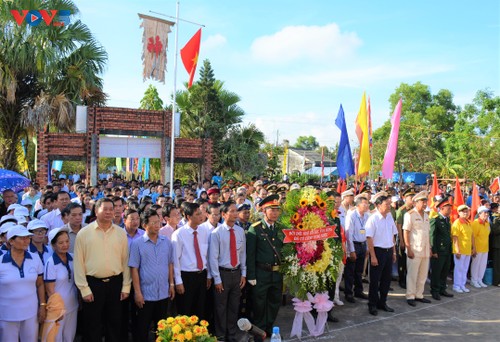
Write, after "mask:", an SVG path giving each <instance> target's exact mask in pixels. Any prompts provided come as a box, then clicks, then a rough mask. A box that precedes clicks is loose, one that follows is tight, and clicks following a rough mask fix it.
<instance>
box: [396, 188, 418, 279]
mask: <svg viewBox="0 0 500 342" xmlns="http://www.w3.org/2000/svg"><path fill="white" fill-rule="evenodd" d="M413 195H415V189H413V188H409V189H407V190H405V192H403V197H404V198H405V197H406V196H413ZM409 210H411V208H409V207H408V206H407V205H406V204H404V205H403V206H402V207H401V208H399V209H398V211H397V212H396V216H394V221H395V222H396V226H397V227H398V231H399V227H401V228H402V227H403V221H404V216H405V214H406V213H407V212H408V211H409ZM401 247H404V237H403V234H402V232H401V235H400V234H398V236H397V238H396V250H397V255H396V257H397V262H398V277H399V286H401V287H402V288H404V289H406V270H407V267H406V253H405V249H404V248H401Z"/></svg>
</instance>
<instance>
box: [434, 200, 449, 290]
mask: <svg viewBox="0 0 500 342" xmlns="http://www.w3.org/2000/svg"><path fill="white" fill-rule="evenodd" d="M436 209H437V210H438V212H439V213H438V216H437V217H434V218H431V220H430V225H431V229H430V239H431V249H432V258H431V270H432V272H431V294H432V298H434V299H435V300H441V296H444V297H453V295H452V294H451V293H448V292H446V277H447V276H448V272H449V271H450V262H451V223H450V214H451V201H450V198H449V197H444V198H442V199H441V200H439V201H438V202H437V203H436Z"/></svg>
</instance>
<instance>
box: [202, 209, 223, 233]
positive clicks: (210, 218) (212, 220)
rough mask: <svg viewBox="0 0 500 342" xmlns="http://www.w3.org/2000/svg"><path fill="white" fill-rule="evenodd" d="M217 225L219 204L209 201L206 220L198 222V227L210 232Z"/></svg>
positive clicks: (218, 221) (218, 224) (218, 223)
mask: <svg viewBox="0 0 500 342" xmlns="http://www.w3.org/2000/svg"><path fill="white" fill-rule="evenodd" d="M218 226H220V204H219V203H210V204H209V205H208V207H207V220H206V221H205V222H203V223H202V224H200V227H202V228H206V229H208V230H209V231H210V232H212V231H213V230H214V229H215V228H217V227H218Z"/></svg>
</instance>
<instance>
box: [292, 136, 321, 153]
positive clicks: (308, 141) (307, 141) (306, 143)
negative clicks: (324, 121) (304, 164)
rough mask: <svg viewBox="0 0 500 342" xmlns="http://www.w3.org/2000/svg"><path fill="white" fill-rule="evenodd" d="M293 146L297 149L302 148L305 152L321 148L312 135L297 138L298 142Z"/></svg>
mask: <svg viewBox="0 0 500 342" xmlns="http://www.w3.org/2000/svg"><path fill="white" fill-rule="evenodd" d="M293 146H294V147H296V148H302V149H304V150H315V149H316V148H318V147H319V143H318V142H317V141H316V138H315V137H313V136H312V135H309V136H303V135H301V136H299V137H298V138H297V141H296V142H295V145H293Z"/></svg>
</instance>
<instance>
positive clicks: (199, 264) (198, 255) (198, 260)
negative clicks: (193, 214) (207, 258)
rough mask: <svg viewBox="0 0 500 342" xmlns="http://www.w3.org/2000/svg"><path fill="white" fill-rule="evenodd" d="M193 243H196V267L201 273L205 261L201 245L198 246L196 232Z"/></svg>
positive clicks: (195, 232)
mask: <svg viewBox="0 0 500 342" xmlns="http://www.w3.org/2000/svg"><path fill="white" fill-rule="evenodd" d="M193 235H194V236H193V241H194V252H195V253H196V265H197V266H196V267H198V269H199V270H200V271H201V270H203V259H202V258H201V253H200V245H198V232H197V231H196V230H195V231H194V232H193Z"/></svg>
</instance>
